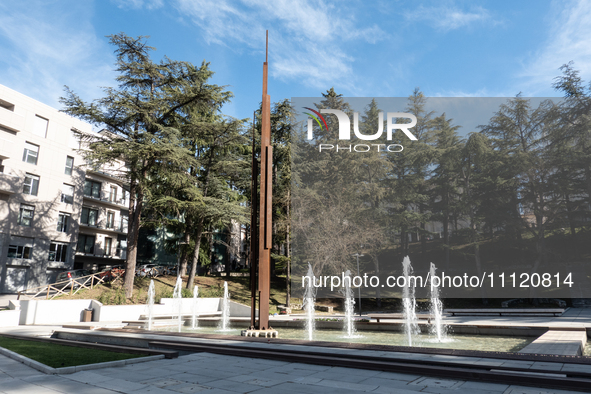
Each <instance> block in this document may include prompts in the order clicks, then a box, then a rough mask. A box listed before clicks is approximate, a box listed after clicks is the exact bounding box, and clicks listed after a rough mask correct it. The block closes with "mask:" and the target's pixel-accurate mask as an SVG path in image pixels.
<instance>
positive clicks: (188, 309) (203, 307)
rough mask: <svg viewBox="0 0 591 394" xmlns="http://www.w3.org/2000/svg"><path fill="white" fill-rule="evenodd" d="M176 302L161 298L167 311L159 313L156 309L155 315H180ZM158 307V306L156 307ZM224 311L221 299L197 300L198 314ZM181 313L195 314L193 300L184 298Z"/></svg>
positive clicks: (163, 310) (161, 302) (171, 299)
mask: <svg viewBox="0 0 591 394" xmlns="http://www.w3.org/2000/svg"><path fill="white" fill-rule="evenodd" d="M175 302H176V300H175V299H173V298H161V299H160V304H162V305H165V306H166V309H160V310H159V311H157V310H156V309H154V314H156V315H157V314H159V313H161V314H170V313H178V306H177V304H175ZM154 307H156V305H154ZM221 310H222V299H221V298H197V306H196V309H195V311H196V312H197V313H211V312H218V311H221ZM161 311H162V312H161ZM181 313H183V314H189V313H193V299H192V298H182V299H181Z"/></svg>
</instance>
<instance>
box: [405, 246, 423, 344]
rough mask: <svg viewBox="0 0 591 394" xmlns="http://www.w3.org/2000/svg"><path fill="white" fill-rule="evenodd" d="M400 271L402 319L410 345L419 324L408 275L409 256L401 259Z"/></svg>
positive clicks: (413, 291) (413, 292)
mask: <svg viewBox="0 0 591 394" xmlns="http://www.w3.org/2000/svg"><path fill="white" fill-rule="evenodd" d="M402 273H403V275H404V279H405V286H404V288H403V289H402V304H403V306H404V319H405V327H404V331H405V333H406V338H407V341H408V346H412V337H413V335H417V334H418V333H419V325H418V322H417V321H418V320H417V315H416V313H415V309H416V305H417V304H416V300H415V287H414V285H413V286H411V283H410V276H411V274H412V267H411V265H410V258H409V257H408V256H406V257H405V258H404V259H403V260H402Z"/></svg>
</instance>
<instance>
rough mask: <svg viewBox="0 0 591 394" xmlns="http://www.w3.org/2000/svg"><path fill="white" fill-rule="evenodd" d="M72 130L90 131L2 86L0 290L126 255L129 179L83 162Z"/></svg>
mask: <svg viewBox="0 0 591 394" xmlns="http://www.w3.org/2000/svg"><path fill="white" fill-rule="evenodd" d="M73 130H77V131H80V132H82V133H89V134H90V133H93V131H92V127H91V126H90V125H89V124H86V123H84V122H82V121H80V120H77V119H74V118H72V117H70V116H68V115H66V114H64V113H61V112H59V111H57V110H56V109H54V108H51V107H49V106H47V105H45V104H42V103H40V102H38V101H36V100H33V99H31V98H29V97H27V96H24V95H22V94H20V93H18V92H16V91H14V90H12V89H9V88H7V87H5V86H2V85H0V293H14V292H17V291H19V290H24V289H27V288H33V287H35V286H41V285H45V284H47V283H52V282H53V281H54V279H55V277H56V276H57V274H58V273H59V272H61V271H63V270H66V269H74V268H76V269H77V268H85V269H90V270H100V269H102V268H105V267H108V266H112V265H118V264H123V262H124V261H125V258H126V248H127V242H126V239H127V238H126V234H127V217H128V205H127V204H128V201H129V193H128V191H127V190H128V187H127V186H128V185H127V184H126V182H125V181H124V180H123V179H121V178H118V177H116V176H114V175H113V172H112V171H111V170H112V168H105V167H101V168H91V167H89V166H87V165H86V162H85V161H84V158H83V157H82V156H81V155H80V153H79V151H78V149H79V148H80V143H79V140H78V138H77V137H76V134H75V133H74V132H73Z"/></svg>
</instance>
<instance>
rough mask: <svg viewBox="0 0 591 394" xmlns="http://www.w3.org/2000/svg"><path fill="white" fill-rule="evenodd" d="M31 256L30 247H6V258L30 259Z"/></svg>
mask: <svg viewBox="0 0 591 394" xmlns="http://www.w3.org/2000/svg"><path fill="white" fill-rule="evenodd" d="M31 256H32V254H31V247H30V246H17V245H9V246H8V258H13V259H27V260H28V259H30V258H31Z"/></svg>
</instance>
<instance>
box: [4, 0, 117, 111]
mask: <svg viewBox="0 0 591 394" xmlns="http://www.w3.org/2000/svg"><path fill="white" fill-rule="evenodd" d="M71 5H72V6H71V7H69V8H67V11H64V8H62V7H55V6H54V5H52V4H47V3H45V2H38V3H37V4H31V3H28V4H24V3H18V5H17V3H12V4H11V5H8V4H6V3H0V53H4V54H6V55H5V56H4V57H3V58H2V59H0V83H2V84H3V85H6V86H8V87H10V88H12V89H14V90H17V91H19V92H21V93H23V94H26V95H28V96H30V97H33V98H35V99H37V100H39V101H41V102H43V103H45V104H47V105H50V106H52V107H54V108H58V109H59V108H61V104H60V103H59V101H58V99H59V97H60V96H62V95H63V86H64V85H68V86H70V87H71V88H72V89H73V90H74V91H75V92H77V93H78V94H79V95H80V96H81V97H82V98H83V99H86V100H91V99H94V98H97V97H100V96H102V92H101V91H100V89H99V86H106V85H110V84H112V83H113V81H114V73H113V71H112V69H113V64H114V62H115V59H114V58H113V56H112V51H111V49H110V48H108V46H107V45H106V44H105V43H104V42H103V41H101V40H100V39H99V38H98V37H97V36H96V34H95V32H94V30H93V28H92V27H89V26H91V23H90V18H91V14H90V12H89V10H88V8H86V7H85V6H84V5H83V3H77V2H76V3H72V4H71Z"/></svg>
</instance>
